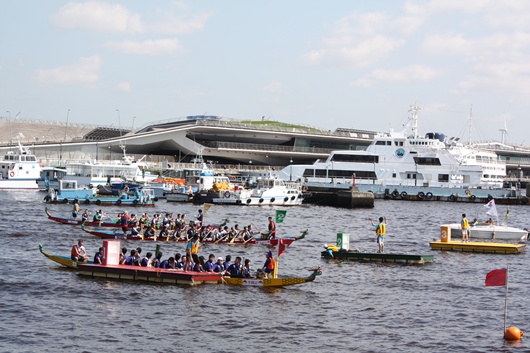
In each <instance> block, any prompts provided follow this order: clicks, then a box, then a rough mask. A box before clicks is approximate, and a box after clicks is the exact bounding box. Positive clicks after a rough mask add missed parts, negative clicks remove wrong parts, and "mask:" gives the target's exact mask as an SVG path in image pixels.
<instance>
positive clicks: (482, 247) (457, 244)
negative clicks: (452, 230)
mask: <svg viewBox="0 0 530 353" xmlns="http://www.w3.org/2000/svg"><path fill="white" fill-rule="evenodd" d="M430 245H431V249H433V250H448V251H462V252H477V253H494V254H520V253H522V252H523V251H525V248H526V245H525V244H507V243H490V242H479V241H470V242H466V243H463V242H461V241H447V242H442V241H440V240H437V241H433V242H431V243H430Z"/></svg>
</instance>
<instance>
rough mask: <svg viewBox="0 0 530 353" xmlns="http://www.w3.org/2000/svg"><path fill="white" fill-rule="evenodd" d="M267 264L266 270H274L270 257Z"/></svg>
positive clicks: (272, 260)
mask: <svg viewBox="0 0 530 353" xmlns="http://www.w3.org/2000/svg"><path fill="white" fill-rule="evenodd" d="M269 260H270V261H269V263H268V264H267V269H269V270H274V259H273V258H272V257H270V258H269Z"/></svg>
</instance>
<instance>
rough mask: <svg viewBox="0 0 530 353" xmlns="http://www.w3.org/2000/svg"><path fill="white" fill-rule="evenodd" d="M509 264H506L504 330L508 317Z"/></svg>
mask: <svg viewBox="0 0 530 353" xmlns="http://www.w3.org/2000/svg"><path fill="white" fill-rule="evenodd" d="M508 267H509V266H508V265H506V295H505V297H504V332H506V321H507V318H508Z"/></svg>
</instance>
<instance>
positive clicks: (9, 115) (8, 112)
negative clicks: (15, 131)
mask: <svg viewBox="0 0 530 353" xmlns="http://www.w3.org/2000/svg"><path fill="white" fill-rule="evenodd" d="M6 113H7V121H8V122H9V139H8V141H9V144H11V112H10V111H9V110H7V111H6Z"/></svg>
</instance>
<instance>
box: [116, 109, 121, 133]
mask: <svg viewBox="0 0 530 353" xmlns="http://www.w3.org/2000/svg"><path fill="white" fill-rule="evenodd" d="M116 111H117V112H118V129H120V137H121V116H120V110H119V109H116Z"/></svg>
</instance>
